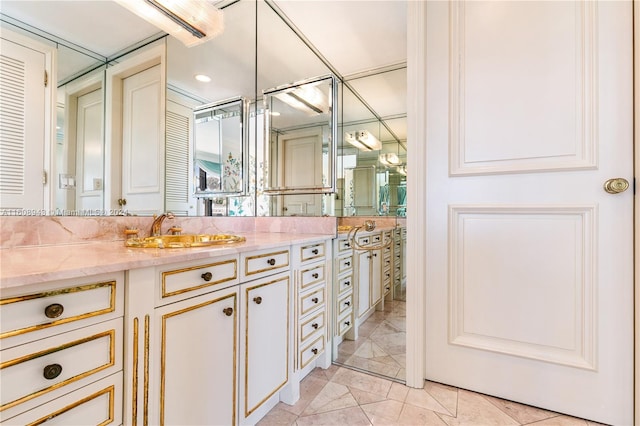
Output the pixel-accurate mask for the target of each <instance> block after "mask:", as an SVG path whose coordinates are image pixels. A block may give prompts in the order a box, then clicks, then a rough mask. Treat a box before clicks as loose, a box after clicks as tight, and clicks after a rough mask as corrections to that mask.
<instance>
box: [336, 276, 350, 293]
mask: <svg viewBox="0 0 640 426" xmlns="http://www.w3.org/2000/svg"><path fill="white" fill-rule="evenodd" d="M352 288H353V276H352V275H351V274H349V275H347V276H345V277H342V278H340V279H339V280H338V294H339V295H341V294H342V293H344V292H347V291H349V290H351V289H352Z"/></svg>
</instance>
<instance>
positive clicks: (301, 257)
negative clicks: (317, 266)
mask: <svg viewBox="0 0 640 426" xmlns="http://www.w3.org/2000/svg"><path fill="white" fill-rule="evenodd" d="M313 247H322V252H321V253H318V254H314V255H313V256H311V257H304V251H305V250H307V249H310V248H313ZM318 251H320V250H318ZM325 251H326V250H325V244H324V243H318V244H311V245H309V246H304V247H300V260H301V261H302V262H307V261H309V260H312V259H318V258H321V257H324V256H325Z"/></svg>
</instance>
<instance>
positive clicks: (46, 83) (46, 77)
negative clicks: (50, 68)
mask: <svg viewBox="0 0 640 426" xmlns="http://www.w3.org/2000/svg"><path fill="white" fill-rule="evenodd" d="M48 84H49V73H47V70H44V87H47V85H48Z"/></svg>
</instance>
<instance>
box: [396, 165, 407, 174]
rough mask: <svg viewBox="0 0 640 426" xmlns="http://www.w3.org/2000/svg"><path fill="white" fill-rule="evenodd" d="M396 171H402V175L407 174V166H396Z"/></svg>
mask: <svg viewBox="0 0 640 426" xmlns="http://www.w3.org/2000/svg"><path fill="white" fill-rule="evenodd" d="M396 171H397V172H398V173H400V174H401V175H404V176H406V175H407V166H398V167H396Z"/></svg>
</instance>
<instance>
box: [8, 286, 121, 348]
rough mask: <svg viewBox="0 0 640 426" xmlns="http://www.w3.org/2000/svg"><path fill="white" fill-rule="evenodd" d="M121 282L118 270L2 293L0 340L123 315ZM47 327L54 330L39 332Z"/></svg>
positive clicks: (30, 337)
mask: <svg viewBox="0 0 640 426" xmlns="http://www.w3.org/2000/svg"><path fill="white" fill-rule="evenodd" d="M122 282H123V274H122V273H117V274H113V275H103V276H99V277H95V278H94V279H92V278H87V277H84V278H83V279H81V280H78V279H76V280H66V281H63V282H60V283H59V286H56V284H57V283H52V285H48V286H46V290H42V291H38V292H33V293H27V294H21V295H20V294H18V295H16V296H12V297H6V296H5V297H4V298H3V299H0V318H2V321H0V339H5V338H10V337H11V338H12V339H11V343H7V342H6V341H3V342H2V347H3V348H7V347H9V346H13V344H22V343H25V342H27V341H29V340H34V339H37V338H41V337H45V336H48V335H50V334H52V333H59V332H64V331H68V330H71V329H73V328H76V327H81V326H84V325H87V324H91V323H95V322H98V321H104V320H107V319H109V318H114V317H116V316H122V312H123V309H124V306H123V303H122V300H123V286H122ZM7 293H9V291H3V296H4V295H6V294H7ZM63 324H67V325H66V326H63ZM50 327H57V329H56V331H52V330H48V331H47V332H46V334H45V332H43V331H41V330H44V329H48V328H50ZM33 332H38V333H33ZM29 333H33V335H31V334H29ZM18 340H19V341H18ZM14 341H15V342H14Z"/></svg>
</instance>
